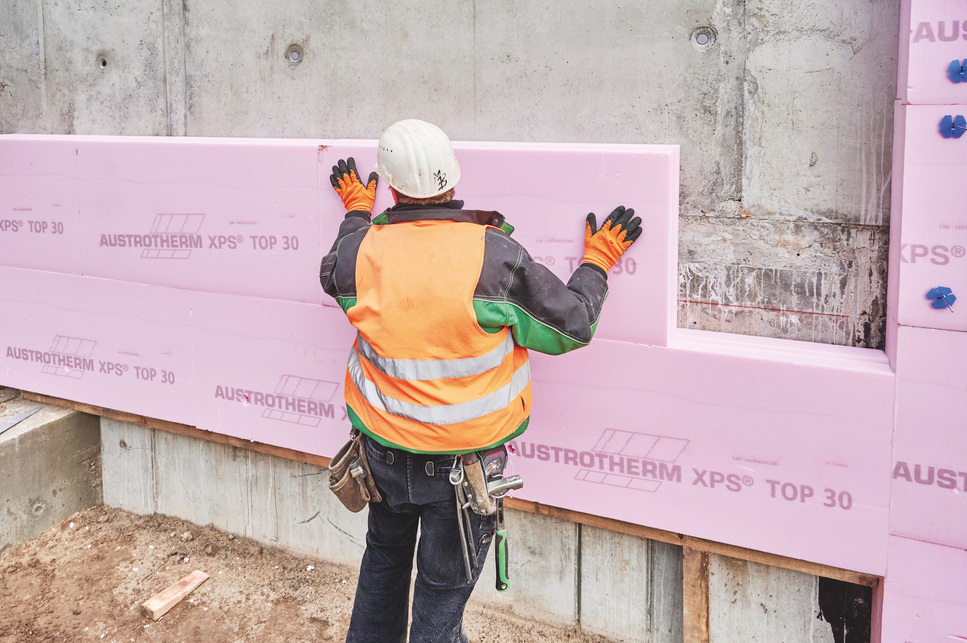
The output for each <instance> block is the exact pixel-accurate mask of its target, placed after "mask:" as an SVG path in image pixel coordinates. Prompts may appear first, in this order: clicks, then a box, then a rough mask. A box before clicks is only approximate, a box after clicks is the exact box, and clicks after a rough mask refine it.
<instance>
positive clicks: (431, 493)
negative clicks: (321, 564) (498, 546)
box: [346, 440, 496, 643]
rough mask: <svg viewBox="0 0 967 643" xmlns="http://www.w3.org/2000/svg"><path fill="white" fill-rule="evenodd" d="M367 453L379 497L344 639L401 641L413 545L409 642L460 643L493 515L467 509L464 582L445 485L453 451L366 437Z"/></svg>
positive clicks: (450, 494) (353, 642) (373, 507)
mask: <svg viewBox="0 0 967 643" xmlns="http://www.w3.org/2000/svg"><path fill="white" fill-rule="evenodd" d="M366 455H367V457H368V458H369V466H370V468H371V469H372V472H373V478H374V479H375V481H376V484H377V486H378V487H379V490H380V493H381V494H382V496H383V501H382V502H379V503H370V505H369V531H368V532H367V533H366V552H365V553H364V554H363V562H362V566H361V568H360V570H359V584H358V585H357V587H356V600H355V603H354V604H353V615H352V621H351V622H350V624H349V634H348V636H347V637H346V643H405V642H406V640H407V639H406V625H407V605H408V603H409V594H410V576H411V573H412V570H413V552H414V549H415V550H416V568H417V574H416V583H415V585H414V588H413V614H412V619H413V620H412V624H411V626H410V638H409V641H410V643H436V642H439V643H456V642H462V643H466V641H467V636H466V634H465V633H464V631H463V612H464V608H465V607H466V605H467V600H468V599H469V598H470V593H471V592H473V588H474V585H475V584H476V582H477V578H478V577H479V575H480V570H481V568H482V567H483V564H484V562H485V561H486V558H487V551H488V550H489V549H490V542H491V540H492V539H493V534H494V529H495V527H496V518H495V516H486V517H483V516H478V515H477V514H475V513H473V512H472V511H470V512H469V513H470V524H471V526H472V527H473V534H474V541H475V545H476V547H477V569H476V570H475V571H474V573H473V580H472V581H471V582H469V583H468V582H467V576H466V571H465V568H464V563H463V553H462V545H461V541H460V531H459V524H458V523H457V514H456V500H455V499H454V494H453V486H452V485H451V484H450V469H452V468H453V456H452V455H433V456H429V455H419V454H415V453H410V452H407V451H401V450H398V449H387V448H386V447H383V446H382V445H380V444H378V443H376V442H375V441H373V440H367V441H366ZM417 527H419V534H420V538H419V544H417Z"/></svg>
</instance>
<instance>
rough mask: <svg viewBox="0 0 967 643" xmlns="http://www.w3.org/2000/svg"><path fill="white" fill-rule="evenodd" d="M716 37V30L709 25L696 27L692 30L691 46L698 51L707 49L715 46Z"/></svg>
mask: <svg viewBox="0 0 967 643" xmlns="http://www.w3.org/2000/svg"><path fill="white" fill-rule="evenodd" d="M717 39H718V32H717V31H716V30H715V27H713V26H711V25H704V26H701V27H696V28H695V29H694V30H693V31H692V37H691V40H692V46H693V47H694V48H695V49H697V50H698V51H708V50H709V49H711V48H712V47H713V46H715V41H716V40H717Z"/></svg>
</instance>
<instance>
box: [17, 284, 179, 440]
mask: <svg viewBox="0 0 967 643" xmlns="http://www.w3.org/2000/svg"><path fill="white" fill-rule="evenodd" d="M0 282H2V283H3V284H4V287H3V288H0V305H2V308H3V310H4V311H5V313H4V316H3V328H2V335H0V342H2V344H0V381H2V382H3V384H4V385H6V386H13V387H16V388H19V389H23V390H27V391H34V392H37V393H43V394H46V395H53V396H55V397H62V398H66V399H69V400H76V401H79V402H86V403H88V404H94V405H97V406H103V407H107V408H111V409H117V410H121V411H127V412H131V413H137V414H140V415H145V416H148V417H155V418H161V419H164V420H171V421H173V422H182V423H186V424H194V423H195V417H196V416H195V413H196V406H195V390H196V385H195V382H194V358H193V344H194V327H193V326H192V309H193V308H194V305H195V302H196V300H197V299H196V298H197V297H198V295H197V294H196V293H192V292H189V291H184V290H177V289H174V288H162V287H157V286H146V285H144V284H134V283H127V282H123V281H114V280H109V279H97V278H91V277H78V276H76V275H65V274H59V273H52V272H41V271H38V270H23V269H18V268H7V267H0Z"/></svg>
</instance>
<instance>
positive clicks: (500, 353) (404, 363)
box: [350, 333, 519, 415]
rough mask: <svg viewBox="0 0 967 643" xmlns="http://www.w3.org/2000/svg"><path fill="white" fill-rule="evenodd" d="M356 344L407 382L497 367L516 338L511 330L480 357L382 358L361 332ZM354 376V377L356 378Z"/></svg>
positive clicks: (389, 372) (384, 369) (375, 363)
mask: <svg viewBox="0 0 967 643" xmlns="http://www.w3.org/2000/svg"><path fill="white" fill-rule="evenodd" d="M356 346H357V347H358V349H359V353H360V354H361V355H362V356H363V357H365V358H366V359H367V360H369V362H370V363H371V364H372V365H373V366H375V367H376V368H377V369H379V371H380V372H382V373H383V374H384V375H387V376H389V377H395V378H396V379H398V380H407V381H414V380H443V379H452V378H455V377H467V376H469V375H480V374H481V373H486V372H487V371H489V370H490V369H493V368H497V367H498V366H500V365H501V364H503V363H504V359H506V358H507V356H508V355H510V354H511V353H513V352H514V338H513V337H512V336H511V334H510V333H507V339H505V340H504V343H502V344H501V345H500V346H498V347H497V348H495V349H494V350H492V351H490V352H489V353H487V354H486V355H481V356H480V357H464V358H460V359H445V360H444V359H392V358H389V357H383V356H381V355H379V354H377V353H376V351H375V350H374V349H373V347H372V346H371V345H370V344H369V342H367V341H366V340H365V339H363V336H362V335H360V334H359V333H356ZM353 352H355V351H353ZM350 359H352V358H350ZM360 375H362V371H360ZM353 379H354V380H355V379H356V378H353ZM359 390H360V391H362V390H363V388H362V387H361V386H360V387H359ZM518 393H519V391H518ZM514 397H516V395H515V396H514ZM367 398H368V396H367ZM397 415H400V414H397Z"/></svg>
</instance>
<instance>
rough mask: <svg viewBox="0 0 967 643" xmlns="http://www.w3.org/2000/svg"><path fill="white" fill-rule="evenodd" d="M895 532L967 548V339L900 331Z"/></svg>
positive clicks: (941, 333) (949, 333) (925, 331)
mask: <svg viewBox="0 0 967 643" xmlns="http://www.w3.org/2000/svg"><path fill="white" fill-rule="evenodd" d="M898 349H899V350H898V354H897V366H896V368H897V372H896V378H897V393H896V436H895V438H894V465H893V499H892V510H891V513H890V532H891V533H892V534H895V535H898V536H904V537H907V538H915V539H917V540H923V541H926V542H932V543H938V544H941V545H948V546H951V547H960V548H962V549H967V433H965V431H964V425H965V418H967V368H965V364H967V333H958V332H952V331H938V330H928V329H924V328H906V327H902V326H901V327H900V329H899V341H898Z"/></svg>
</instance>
